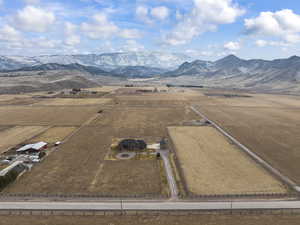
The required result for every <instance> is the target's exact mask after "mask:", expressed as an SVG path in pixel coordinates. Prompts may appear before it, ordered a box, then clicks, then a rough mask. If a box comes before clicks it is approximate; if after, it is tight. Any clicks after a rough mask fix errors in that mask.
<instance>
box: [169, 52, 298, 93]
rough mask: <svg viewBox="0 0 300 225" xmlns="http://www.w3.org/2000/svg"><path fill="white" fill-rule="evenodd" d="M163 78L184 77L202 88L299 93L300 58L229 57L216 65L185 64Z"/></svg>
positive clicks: (197, 62) (213, 63) (209, 63)
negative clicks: (248, 58)
mask: <svg viewBox="0 0 300 225" xmlns="http://www.w3.org/2000/svg"><path fill="white" fill-rule="evenodd" d="M164 76H167V77H181V79H179V80H183V81H185V82H187V81H189V82H195V80H197V82H198V83H201V84H202V85H209V86H218V87H228V88H230V87H231V88H232V87H234V88H241V89H242V88H243V89H245V88H246V89H260V90H273V89H277V90H280V89H285V90H286V89H295V90H300V57H298V56H292V57H290V58H287V59H276V60H262V59H251V60H244V59H240V58H238V57H236V56H235V55H229V56H227V57H225V58H222V59H220V60H217V61H214V62H212V61H203V60H195V61H193V62H190V63H189V62H185V63H183V64H182V65H180V66H179V67H178V69H176V70H174V71H170V72H167V73H165V74H164ZM177 80H178V79H177Z"/></svg>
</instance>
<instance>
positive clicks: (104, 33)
mask: <svg viewBox="0 0 300 225" xmlns="http://www.w3.org/2000/svg"><path fill="white" fill-rule="evenodd" d="M93 20H94V21H93V23H85V22H84V23H82V24H81V30H82V31H83V32H84V33H85V34H86V35H87V36H88V37H89V38H91V39H105V38H110V37H112V36H113V35H115V34H117V33H118V31H119V28H118V27H117V26H116V25H115V24H114V23H113V22H111V21H109V20H108V18H107V16H106V15H105V14H103V13H98V14H96V15H94V16H93Z"/></svg>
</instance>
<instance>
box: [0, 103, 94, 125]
mask: <svg viewBox="0 0 300 225" xmlns="http://www.w3.org/2000/svg"><path fill="white" fill-rule="evenodd" d="M98 110H99V106H86V107H84V108H83V107H80V106H78V107H76V106H75V107H66V106H57V107H48V106H0V125H20V126H21V125H24V126H25V125H37V126H39V125H45V126H48V125H57V126H64V125H65V126H71V125H75V126H76V125H81V124H82V123H83V122H85V121H86V120H87V119H89V118H90V117H91V116H92V115H95V114H97V112H98Z"/></svg>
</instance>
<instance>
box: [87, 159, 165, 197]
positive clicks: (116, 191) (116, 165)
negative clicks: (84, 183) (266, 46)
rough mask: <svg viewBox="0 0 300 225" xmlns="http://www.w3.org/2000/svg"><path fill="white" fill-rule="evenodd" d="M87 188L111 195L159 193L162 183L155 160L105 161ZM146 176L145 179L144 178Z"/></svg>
mask: <svg viewBox="0 0 300 225" xmlns="http://www.w3.org/2000/svg"><path fill="white" fill-rule="evenodd" d="M99 170H101V172H100V174H98V176H95V178H94V180H93V182H92V184H91V186H90V187H89V190H90V191H92V192H96V193H97V192H99V193H107V194H113V195H133V194H159V193H161V192H162V184H161V179H160V176H159V164H158V161H157V160H121V161H105V163H104V165H103V166H100V168H99ZM145 178H147V179H145Z"/></svg>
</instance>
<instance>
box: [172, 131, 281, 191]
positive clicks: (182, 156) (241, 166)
mask: <svg viewBox="0 0 300 225" xmlns="http://www.w3.org/2000/svg"><path fill="white" fill-rule="evenodd" d="M168 130H169V133H170V137H171V138H172V141H173V143H174V145H175V149H176V153H177V156H178V158H179V163H180V165H181V168H182V170H183V174H184V176H185V180H186V183H187V187H188V189H189V191H190V192H191V193H193V194H196V195H214V194H219V195H222V194H262V193H285V192H286V189H285V187H284V186H283V185H282V184H281V183H280V182H279V181H277V180H276V179H275V178H274V177H272V176H271V175H270V174H269V173H268V172H267V171H265V170H264V169H263V168H262V167H260V166H259V165H258V164H256V162H254V161H253V160H251V159H250V158H249V157H248V156H247V155H246V154H244V153H243V152H242V151H241V150H239V149H238V148H237V147H236V146H235V145H233V144H230V143H229V142H228V140H227V139H226V138H225V137H224V136H222V135H221V134H220V133H219V132H218V131H217V130H215V129H214V128H212V127H169V128H168Z"/></svg>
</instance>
